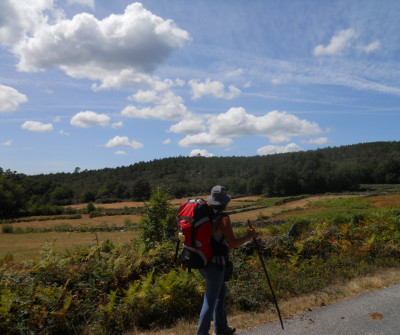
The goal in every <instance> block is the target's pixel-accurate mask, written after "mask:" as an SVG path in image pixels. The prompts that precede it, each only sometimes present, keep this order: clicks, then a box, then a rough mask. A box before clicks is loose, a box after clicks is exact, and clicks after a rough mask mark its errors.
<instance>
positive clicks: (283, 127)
mask: <svg viewBox="0 0 400 335" xmlns="http://www.w3.org/2000/svg"><path fill="white" fill-rule="evenodd" d="M208 123H209V124H210V133H211V134H215V135H219V136H223V137H233V136H244V135H260V136H266V137H268V138H269V139H270V140H271V141H272V142H273V143H280V142H288V141H289V140H290V137H291V136H304V135H312V134H318V133H320V132H321V129H320V127H319V126H318V124H317V123H315V122H310V121H307V120H301V119H299V118H298V117H297V116H295V115H292V114H288V113H286V112H279V111H272V112H269V113H267V114H265V115H263V116H255V115H252V114H249V113H247V112H246V110H245V109H244V108H242V107H239V108H231V109H229V110H228V111H227V112H226V113H222V114H219V115H217V116H213V117H211V118H210V119H209V121H208Z"/></svg>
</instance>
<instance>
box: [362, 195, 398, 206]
mask: <svg viewBox="0 0 400 335" xmlns="http://www.w3.org/2000/svg"><path fill="white" fill-rule="evenodd" d="M368 199H369V200H370V201H371V203H372V206H374V207H375V208H390V207H400V194H390V195H389V194H388V195H379V196H374V197H370V198H368Z"/></svg>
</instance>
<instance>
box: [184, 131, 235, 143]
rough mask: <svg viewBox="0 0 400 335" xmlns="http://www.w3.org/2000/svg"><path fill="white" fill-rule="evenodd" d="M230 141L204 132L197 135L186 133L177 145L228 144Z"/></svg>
mask: <svg viewBox="0 0 400 335" xmlns="http://www.w3.org/2000/svg"><path fill="white" fill-rule="evenodd" d="M232 142H233V140H232V139H230V138H227V137H220V136H218V135H215V134H209V133H205V132H204V133H200V134H198V135H187V136H186V137H185V138H183V139H182V140H180V141H179V145H180V146H181V147H209V146H228V145H230V144H232Z"/></svg>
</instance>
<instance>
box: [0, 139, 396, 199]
mask: <svg viewBox="0 0 400 335" xmlns="http://www.w3.org/2000/svg"><path fill="white" fill-rule="evenodd" d="M0 176H1V177H0V178H1V179H0V181H1V182H2V184H0V199H2V194H1V192H2V190H3V193H4V190H6V189H7V187H8V188H10V185H8V186H7V185H6V183H13V185H11V186H14V188H16V189H17V191H18V192H20V195H23V198H24V199H25V200H26V201H27V202H30V204H34V203H41V204H45V203H47V204H55V205H62V204H70V203H76V202H80V201H85V202H88V201H97V202H110V201H118V200H119V201H120V200H127V199H134V200H140V199H143V198H146V197H148V195H149V193H150V192H151V190H152V189H153V188H154V187H155V186H157V185H160V184H164V185H166V186H168V187H169V188H170V190H171V193H172V195H173V196H175V197H182V196H193V195H198V194H207V193H208V192H209V191H210V189H211V187H212V186H213V185H215V184H222V185H225V186H226V187H228V189H229V192H230V194H232V195H233V196H241V195H252V194H267V195H273V196H277V195H295V194H302V193H307V194H313V193H323V192H328V191H329V192H337V191H343V190H354V189H357V188H358V187H359V185H360V184H375V183H377V184H384V183H400V142H374V143H362V144H355V145H348V146H341V147H333V148H325V149H318V150H313V151H305V152H296V153H286V154H275V155H268V156H251V157H211V158H205V157H173V158H165V159H156V160H153V161H150V162H140V163H136V164H133V165H130V166H124V167H118V168H104V169H101V170H90V171H88V170H84V171H81V170H80V169H79V168H76V169H75V172H73V173H55V174H47V175H36V176H26V175H23V174H19V173H16V172H11V171H3V170H2V169H0ZM17 186H18V187H17ZM3 197H4V195H3Z"/></svg>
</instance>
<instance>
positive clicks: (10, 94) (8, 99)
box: [0, 84, 28, 112]
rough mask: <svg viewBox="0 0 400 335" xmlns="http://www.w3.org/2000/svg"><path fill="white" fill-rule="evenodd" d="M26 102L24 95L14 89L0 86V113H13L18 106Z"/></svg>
mask: <svg viewBox="0 0 400 335" xmlns="http://www.w3.org/2000/svg"><path fill="white" fill-rule="evenodd" d="M27 101H28V98H27V97H26V95H25V94H22V93H19V92H18V91H17V90H16V89H15V88H12V87H9V86H5V85H2V84H0V112H12V111H15V110H16V109H17V108H18V107H19V105H20V104H22V103H24V102H27Z"/></svg>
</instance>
